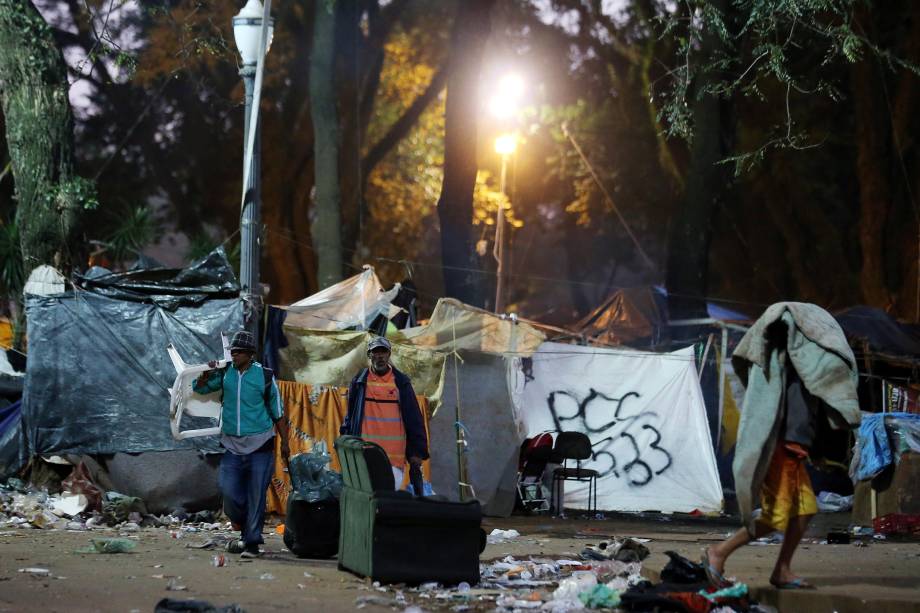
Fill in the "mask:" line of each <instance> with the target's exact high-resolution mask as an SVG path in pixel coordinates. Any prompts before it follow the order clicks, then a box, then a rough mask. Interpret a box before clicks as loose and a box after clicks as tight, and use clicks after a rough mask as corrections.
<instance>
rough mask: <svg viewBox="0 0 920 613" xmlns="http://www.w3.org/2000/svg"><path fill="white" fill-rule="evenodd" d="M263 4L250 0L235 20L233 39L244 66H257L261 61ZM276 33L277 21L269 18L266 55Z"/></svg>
mask: <svg viewBox="0 0 920 613" xmlns="http://www.w3.org/2000/svg"><path fill="white" fill-rule="evenodd" d="M262 12H263V7H262V3H261V2H259V0H248V2H246V6H244V7H243V8H242V9H240V12H239V13H237V14H236V16H235V17H234V18H233V38H234V40H235V41H236V48H237V49H239V51H240V57H242V59H243V64H244V65H245V64H255V63H256V62H257V61H258V59H259V34H260V31H261V29H262ZM274 31H275V20H274V19H271V18H269V20H268V31H267V32H266V40H265V53H266V54H267V53H268V49H269V48H270V47H271V44H272V36H273V35H274Z"/></svg>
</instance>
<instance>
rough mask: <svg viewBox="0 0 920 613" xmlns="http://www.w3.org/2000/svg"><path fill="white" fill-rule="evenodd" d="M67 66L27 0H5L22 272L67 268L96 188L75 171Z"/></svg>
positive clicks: (1, 94) (5, 68) (0, 77)
mask: <svg viewBox="0 0 920 613" xmlns="http://www.w3.org/2000/svg"><path fill="white" fill-rule="evenodd" d="M68 89H69V87H68V83H67V69H66V67H65V65H64V58H63V57H62V55H61V51H60V49H59V48H58V47H57V44H56V43H55V40H54V36H53V34H52V31H51V28H50V27H49V26H48V24H47V23H46V22H45V20H44V19H43V18H42V16H41V14H40V13H39V12H38V11H37V10H36V8H35V6H34V5H33V4H32V2H30V0H0V98H2V103H3V113H4V115H5V117H6V139H7V143H8V147H9V154H10V161H11V166H12V171H13V179H14V181H15V194H16V201H17V207H16V223H17V224H18V226H19V232H20V237H21V238H20V240H21V245H22V257H23V268H24V270H25V276H26V277H28V275H29V273H30V272H31V271H32V270H33V269H34V268H36V267H37V266H40V265H42V264H51V265H55V266H57V267H58V268H66V267H67V266H68V265H69V264H70V262H69V261H68V259H69V258H68V257H67V256H68V243H69V240H70V238H71V235H72V233H73V230H74V226H75V224H76V222H77V218H78V215H79V212H80V210H81V209H82V207H83V206H84V204H85V203H86V201H87V200H88V199H90V198H91V196H90V195H89V194H88V193H87V192H88V191H89V189H88V186H89V184H88V183H84V182H83V181H82V180H81V179H79V177H77V176H76V175H75V174H74V161H73V149H74V146H73V115H72V113H71V109H70V101H69V100H68V98H67V91H68Z"/></svg>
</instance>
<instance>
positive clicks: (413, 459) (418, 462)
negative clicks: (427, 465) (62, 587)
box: [409, 455, 422, 466]
mask: <svg viewBox="0 0 920 613" xmlns="http://www.w3.org/2000/svg"><path fill="white" fill-rule="evenodd" d="M409 464H414V465H415V466H421V465H422V458H420V457H418V456H416V455H414V456H412V457H411V458H409Z"/></svg>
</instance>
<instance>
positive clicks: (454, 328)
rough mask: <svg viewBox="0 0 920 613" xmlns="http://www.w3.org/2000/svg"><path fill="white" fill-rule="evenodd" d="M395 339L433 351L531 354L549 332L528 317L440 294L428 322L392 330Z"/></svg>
mask: <svg viewBox="0 0 920 613" xmlns="http://www.w3.org/2000/svg"><path fill="white" fill-rule="evenodd" d="M393 340H394V341H396V342H399V343H408V344H412V345H416V346H418V347H424V348H426V349H431V350H434V351H447V352H449V351H456V350H460V349H465V350H469V351H482V352H484V353H491V354H496V355H504V354H523V355H530V354H531V353H533V352H534V351H536V350H537V347H539V346H540V343H542V342H543V341H544V340H546V335H545V334H543V332H541V331H540V330H539V329H538V328H536V327H534V326H532V325H530V324H529V323H527V322H525V321H521V320H517V319H512V318H511V317H502V316H499V315H496V314H495V313H491V312H489V311H485V310H483V309H477V308H476V307H472V306H469V305H467V304H463V303H462V302H460V301H459V300H455V299H453V298H441V299H440V300H438V303H437V304H436V305H435V308H434V311H433V312H432V314H431V318H430V319H429V320H428V323H427V324H425V325H422V326H416V327H414V328H406V329H405V330H400V331H399V332H396V333H395V334H393Z"/></svg>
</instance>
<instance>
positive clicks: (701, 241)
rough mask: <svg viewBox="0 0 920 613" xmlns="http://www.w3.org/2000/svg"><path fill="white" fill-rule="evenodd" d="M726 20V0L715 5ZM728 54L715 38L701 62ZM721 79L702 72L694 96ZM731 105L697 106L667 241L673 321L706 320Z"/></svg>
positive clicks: (706, 100) (702, 101) (727, 175)
mask: <svg viewBox="0 0 920 613" xmlns="http://www.w3.org/2000/svg"><path fill="white" fill-rule="evenodd" d="M712 5H713V6H714V8H716V9H717V10H718V11H719V12H721V13H722V14H723V15H724V14H725V13H726V10H727V9H728V2H727V1H726V0H719V1H717V2H712ZM726 51H727V49H726V48H725V45H724V44H723V43H722V41H721V40H720V39H719V38H718V36H717V35H716V34H715V33H709V34H707V35H705V36H704V37H703V39H702V41H701V42H700V61H702V62H704V63H705V64H710V63H712V62H714V61H716V60H717V59H718V58H719V57H720V56H721V55H722V54H723V53H724V52H726ZM714 77H715V78H717V75H711V74H710V73H709V72H708V69H707V71H703V72H702V73H701V74H700V75H699V77H698V79H699V82H698V83H697V84H696V90H697V91H700V89H701V88H702V87H703V85H704V84H705V81H706V80H708V79H711V78H714ZM731 110H732V109H731V102H730V101H729V100H722V99H720V98H717V97H715V96H713V95H710V94H704V95H703V96H702V97H700V98H699V99H697V100H696V101H695V102H694V103H693V122H694V128H693V142H692V143H691V145H690V165H689V168H688V173H687V181H686V188H685V190H684V198H683V202H682V203H681V205H680V208H679V209H678V211H677V215H676V216H675V219H674V222H673V224H672V225H671V233H670V236H669V237H668V270H667V287H668V311H669V315H670V317H671V319H687V318H695V317H706V316H707V313H706V295H707V292H708V290H709V245H710V242H711V240H712V219H713V215H714V214H715V212H716V211H717V210H718V209H719V207H721V206H722V205H723V203H724V201H725V199H726V197H727V195H728V192H729V190H730V189H731V184H732V179H731V170H730V168H729V166H728V165H727V164H719V162H720V161H721V160H723V159H725V158H726V157H727V156H728V155H729V154H730V153H731V151H732V147H733V141H734V119H733V116H732V112H731Z"/></svg>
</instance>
